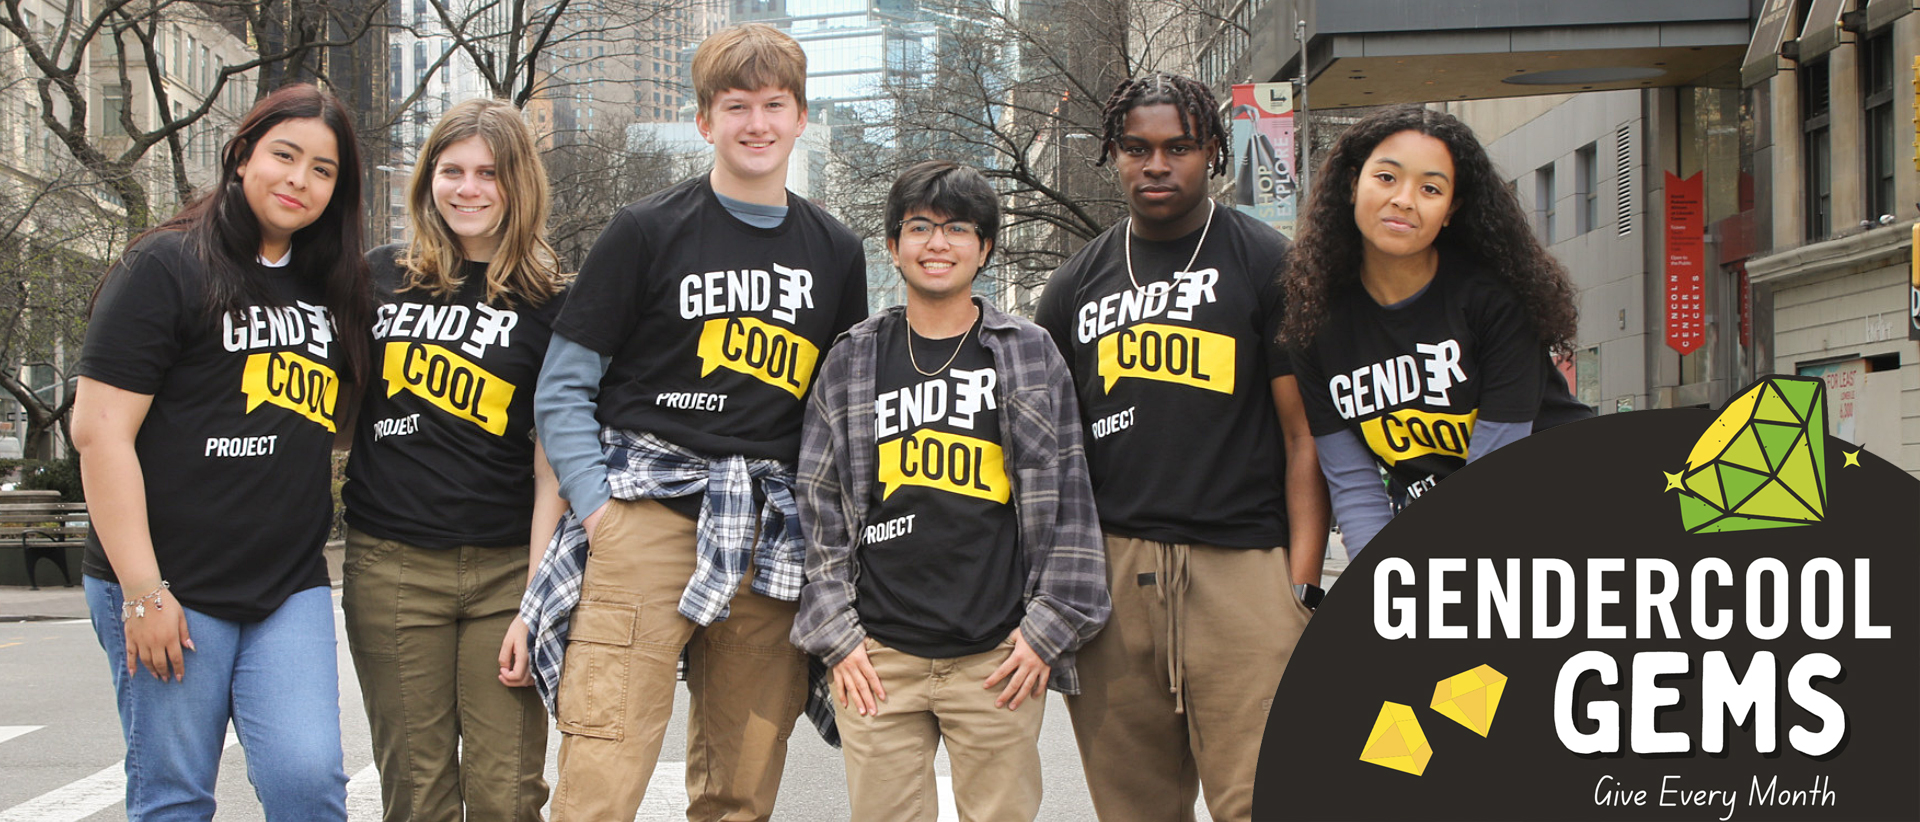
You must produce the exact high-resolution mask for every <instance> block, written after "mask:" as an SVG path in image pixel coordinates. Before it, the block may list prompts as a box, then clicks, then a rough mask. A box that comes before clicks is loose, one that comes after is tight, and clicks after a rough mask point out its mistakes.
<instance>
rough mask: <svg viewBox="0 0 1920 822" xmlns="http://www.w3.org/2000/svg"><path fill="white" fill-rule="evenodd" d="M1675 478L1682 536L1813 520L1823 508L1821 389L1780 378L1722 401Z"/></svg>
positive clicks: (1811, 382) (1808, 381) (1813, 382)
mask: <svg viewBox="0 0 1920 822" xmlns="http://www.w3.org/2000/svg"><path fill="white" fill-rule="evenodd" d="M1681 474H1682V475H1683V478H1682V479H1681V481H1680V483H1679V484H1680V487H1679V488H1678V489H1677V490H1679V492H1680V521H1681V523H1682V524H1683V525H1684V526H1686V529H1687V532H1688V533H1692V534H1698V533H1707V532H1713V531H1747V530H1753V529H1758V528H1790V527H1793V526H1796V525H1809V524H1812V523H1815V522H1819V521H1820V519H1821V518H1822V517H1824V516H1825V515H1826V508H1827V398H1826V384H1825V383H1823V382H1821V381H1820V380H1818V379H1815V378H1812V377H1782V376H1773V377H1767V378H1766V379H1763V380H1760V381H1759V382H1756V383H1754V384H1753V386H1752V387H1750V388H1748V389H1747V390H1746V391H1744V392H1741V394H1740V396H1737V397H1734V398H1733V399H1731V400H1729V401H1727V407H1726V408H1725V409H1724V410H1722V411H1721V412H1720V416H1719V417H1718V418H1717V419H1715V420H1714V421H1713V424H1712V425H1710V426H1708V427H1707V431H1706V433H1704V434H1701V435H1700V439H1699V441H1697V442H1695V443H1694V445H1693V451H1692V453H1689V454H1688V455H1687V466H1686V468H1685V470H1683V471H1682V472H1681ZM1667 477H1668V488H1669V489H1670V490H1672V489H1673V482H1672V477H1673V475H1672V474H1667Z"/></svg>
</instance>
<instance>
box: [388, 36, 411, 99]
mask: <svg viewBox="0 0 1920 822" xmlns="http://www.w3.org/2000/svg"><path fill="white" fill-rule="evenodd" d="M406 71H407V52H406V49H405V48H403V47H401V46H400V45H398V44H395V45H393V46H390V47H388V48H387V95H388V96H389V97H391V98H393V99H395V100H398V99H401V98H402V97H404V96H406V95H404V94H402V93H401V91H400V87H401V86H402V85H404V83H403V82H402V80H401V78H402V77H405V76H406Z"/></svg>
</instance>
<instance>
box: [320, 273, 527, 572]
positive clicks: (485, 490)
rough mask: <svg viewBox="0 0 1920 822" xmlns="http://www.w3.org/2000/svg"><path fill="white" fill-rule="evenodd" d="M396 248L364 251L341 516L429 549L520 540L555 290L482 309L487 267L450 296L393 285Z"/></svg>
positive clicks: (399, 280) (464, 276)
mask: <svg viewBox="0 0 1920 822" xmlns="http://www.w3.org/2000/svg"><path fill="white" fill-rule="evenodd" d="M401 250H402V247H401V246H399V245H388V246H381V247H380V248H376V249H374V250H373V251H372V252H370V253H369V254H368V255H367V262H368V264H369V265H370V266H371V267H372V269H373V281H374V287H375V290H376V293H377V294H378V297H379V300H380V309H379V312H378V313H377V314H376V315H375V317H374V324H373V366H374V368H373V378H372V379H371V380H369V383H370V384H369V385H368V387H367V390H366V392H365V393H364V395H363V399H362V400H361V403H360V414H359V417H358V420H357V422H356V423H355V428H356V430H355V432H354V443H353V459H352V460H351V461H350V462H348V463H347V485H346V487H345V488H344V489H342V490H341V492H340V496H341V500H342V501H343V502H345V503H346V507H347V522H348V523H349V524H351V525H352V526H353V527H355V528H358V529H360V530H362V531H365V532H367V533H368V534H371V535H373V536H376V537H379V538H381V539H394V540H400V541H401V542H406V543H410V544H413V545H419V546H423V547H427V548H454V547H458V546H461V545H481V546H488V547H506V546H525V545H526V544H527V529H528V527H529V525H528V523H530V522H531V521H532V518H533V437H532V432H533V385H534V381H535V379H536V378H538V377H539V376H540V362H541V361H542V360H543V359H545V358H546V356H547V341H548V340H550V339H551V338H552V337H553V317H554V315H555V314H557V313H559V309H560V304H561V300H562V297H558V296H556V297H554V298H553V299H550V300H548V301H547V302H546V303H544V304H542V305H541V306H539V307H537V308H536V307H531V306H528V305H525V304H522V303H518V302H513V301H508V302H506V303H503V304H502V305H499V306H494V305H489V304H488V303H487V301H486V279H487V266H486V264H485V263H467V264H466V265H465V266H464V267H463V268H462V269H461V272H460V274H461V283H460V288H459V289H458V290H457V291H456V292H454V293H453V294H451V295H448V296H447V297H434V296H433V295H432V294H429V293H427V292H426V291H424V290H421V289H409V290H406V291H400V290H399V289H400V288H401V287H402V286H404V285H405V284H406V278H407V274H406V271H405V270H404V269H402V268H401V267H400V266H399V265H398V264H397V263H395V262H394V258H395V257H396V256H397V255H398V254H399V253H400V252H401Z"/></svg>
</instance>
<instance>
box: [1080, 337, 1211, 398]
mask: <svg viewBox="0 0 1920 822" xmlns="http://www.w3.org/2000/svg"><path fill="white" fill-rule="evenodd" d="M1099 346H1100V378H1101V379H1102V380H1104V381H1105V383H1106V391H1107V393H1109V394H1111V393H1113V384H1114V383H1117V382H1119V381H1120V378H1121V377H1139V378H1140V379H1143V380H1159V381H1161V382H1170V383H1175V384H1178V385H1190V386H1193V387H1194V388H1203V389H1206V390H1208V391H1218V392H1220V393H1222V394H1231V393H1233V361H1234V339H1233V338H1232V337H1229V336H1227V335H1225V334H1215V333H1213V332H1211V331H1201V330H1199V329H1194V328H1181V327H1180V326H1177V325H1162V324H1160V323H1140V324H1138V325H1132V326H1128V327H1126V328H1122V329H1120V330H1119V331H1115V332H1113V333H1111V334H1108V335H1106V336H1104V337H1101V338H1100V344H1099Z"/></svg>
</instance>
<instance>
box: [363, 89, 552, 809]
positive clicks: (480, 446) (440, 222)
mask: <svg viewBox="0 0 1920 822" xmlns="http://www.w3.org/2000/svg"><path fill="white" fill-rule="evenodd" d="M551 201H552V198H551V196H550V195H549V194H548V189H547V175H546V169H545V167H543V166H542V165H541V163H540V154H539V151H538V149H537V148H535V146H534V139H533V131H532V130H531V129H529V128H528V127H527V124H526V121H525V120H524V119H522V117H521V115H520V112H519V111H518V110H517V109H515V108H514V107H513V106H512V105H510V104H508V103H505V102H502V101H499V100H484V99H476V100H468V101H466V102H463V103H460V104H458V105H455V106H454V107H453V108H451V109H449V110H448V111H447V113H446V114H445V115H444V116H442V117H441V118H440V122H439V123H438V124H437V125H435V126H434V128H433V133H432V134H431V135H429V136H428V137H427V142H426V145H425V146H423V147H422V148H421V150H420V156H419V159H418V161H417V162H416V163H415V164H414V169H413V179H412V181H411V182H410V183H409V184H408V188H407V212H408V224H409V227H410V230H409V232H408V233H409V239H408V241H407V242H405V243H397V244H394V245H387V246H381V247H380V248H376V249H374V250H373V251H372V252H370V253H368V255H367V261H368V263H369V264H370V265H371V266H372V269H373V278H374V284H375V291H376V293H377V296H378V301H379V303H380V307H379V309H378V311H377V316H376V319H375V321H374V324H373V334H372V341H373V346H374V352H373V360H374V363H375V366H376V367H375V369H374V370H375V376H374V378H373V380H372V383H371V384H370V385H369V386H368V387H367V391H366V394H365V399H364V400H363V401H362V402H361V405H360V414H359V421H358V423H357V425H356V428H357V430H356V431H355V433H354V444H353V458H352V461H351V462H349V463H348V464H347V480H348V481H347V485H346V488H345V489H344V491H343V492H342V494H341V496H342V499H343V501H344V502H345V503H346V508H347V524H348V525H349V526H350V529H351V530H349V531H348V533H347V560H346V567H345V574H344V576H345V578H346V579H345V591H344V595H343V597H342V600H341V604H342V605H343V607H344V608H345V610H346V615H347V640H348V643H349V645H351V647H352V649H353V661H354V669H355V670H356V671H357V672H358V674H359V676H360V692H361V694H362V696H363V697H364V698H365V700H366V707H367V721H368V724H369V726H370V727H371V729H372V731H373V751H374V761H375V762H376V763H377V764H378V765H379V766H380V789H381V791H380V792H381V798H382V800H383V802H384V805H385V807H386V819H387V820H389V822H401V820H411V819H460V818H461V811H462V807H463V806H464V808H465V813H466V816H467V818H471V819H491V820H501V822H538V820H539V819H540V807H541V806H542V805H544V804H546V800H547V783H546V781H545V779H544V778H543V777H542V775H541V772H542V769H543V766H544V765H545V763H546V752H547V712H546V709H545V707H544V706H542V705H541V703H540V697H539V695H538V694H536V693H535V692H534V690H533V689H532V688H528V687H523V686H526V685H529V684H531V683H532V679H531V673H530V672H529V671H528V670H527V646H526V642H527V639H526V637H527V629H526V625H525V624H524V623H522V622H521V621H520V618H519V610H520V596H521V594H522V593H523V592H524V591H525V590H526V583H527V578H528V574H529V569H530V568H532V567H534V566H537V565H538V564H539V560H540V555H541V553H542V552H544V551H545V549H546V547H547V540H548V538H550V537H551V536H553V530H554V526H555V525H556V524H557V523H558V522H559V521H560V516H561V514H562V513H563V512H564V511H565V510H566V502H565V501H564V500H562V499H561V498H560V492H559V487H560V486H559V482H558V481H556V480H555V479H554V476H553V469H551V468H550V467H548V465H547V458H546V454H545V452H544V451H543V450H542V449H541V447H540V445H539V443H538V442H537V441H535V439H534V438H533V436H532V434H533V383H534V380H535V378H536V377H538V376H539V374H540V363H541V361H542V360H544V359H545V358H546V354H547V343H548V340H550V339H551V338H552V336H553V316H554V314H555V313H556V312H558V311H559V310H560V303H561V302H562V300H561V296H560V294H561V289H562V288H564V286H565V281H564V279H563V278H562V277H561V273H560V267H559V263H558V261H557V260H556V259H555V257H554V252H553V248H552V247H551V246H549V245H548V244H547V240H546V230H547V214H548V210H549V208H550V205H549V204H550V203H551Z"/></svg>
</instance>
